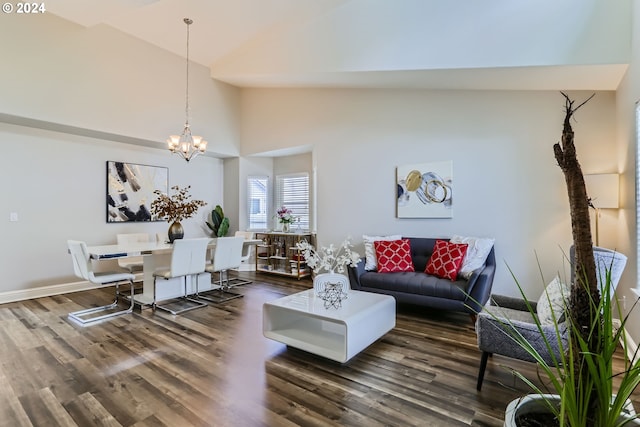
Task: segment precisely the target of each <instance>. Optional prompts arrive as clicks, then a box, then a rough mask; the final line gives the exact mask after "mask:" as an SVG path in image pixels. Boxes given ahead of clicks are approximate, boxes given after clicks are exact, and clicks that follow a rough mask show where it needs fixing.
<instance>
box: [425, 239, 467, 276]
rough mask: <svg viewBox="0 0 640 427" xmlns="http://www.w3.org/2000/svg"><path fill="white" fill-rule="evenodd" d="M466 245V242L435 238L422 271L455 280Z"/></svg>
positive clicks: (465, 251)
mask: <svg viewBox="0 0 640 427" xmlns="http://www.w3.org/2000/svg"><path fill="white" fill-rule="evenodd" d="M468 246H469V245H467V244H466V243H450V242H447V241H445V240H436V244H435V246H434V248H433V253H432V254H431V258H429V262H428V263H427V268H426V269H425V270H424V272H425V273H428V274H433V275H434V276H438V277H441V278H443V279H450V280H451V281H454V280H456V278H457V277H458V270H460V267H461V266H462V260H463V259H464V256H465V254H466V253H467V248H468Z"/></svg>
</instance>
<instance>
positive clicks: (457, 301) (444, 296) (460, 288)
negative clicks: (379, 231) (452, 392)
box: [348, 237, 496, 322]
mask: <svg viewBox="0 0 640 427" xmlns="http://www.w3.org/2000/svg"><path fill="white" fill-rule="evenodd" d="M404 238H405V239H409V240H410V244H411V258H412V260H413V266H414V267H415V272H394V273H378V272H375V271H366V270H365V269H364V259H362V260H361V261H360V262H359V263H358V264H357V266H356V267H349V268H348V272H349V281H350V283H351V289H355V290H358V291H367V292H376V293H381V294H387V295H391V296H393V297H394V298H395V299H396V301H397V302H401V303H408V304H417V305H421V306H424V307H429V308H435V309H441V310H453V311H460V312H463V313H469V314H470V315H471V320H472V321H474V322H475V315H476V313H479V312H480V311H482V307H483V306H484V304H485V303H486V302H487V301H488V299H489V295H490V294H491V288H492V286H493V277H494V275H495V271H496V257H495V253H494V249H493V248H492V249H491V252H490V253H489V256H488V257H487V260H486V263H485V265H484V267H483V268H480V269H478V270H476V271H474V272H473V274H472V275H471V277H470V278H469V280H466V279H463V278H458V280H456V281H451V280H449V279H441V278H438V277H436V276H432V275H430V274H427V273H424V270H425V268H426V266H427V262H429V258H430V257H431V254H432V253H433V247H434V245H435V243H436V239H435V238H427V237H404ZM441 240H447V239H441Z"/></svg>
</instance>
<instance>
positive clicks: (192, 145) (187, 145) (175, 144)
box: [167, 18, 207, 162]
mask: <svg viewBox="0 0 640 427" xmlns="http://www.w3.org/2000/svg"><path fill="white" fill-rule="evenodd" d="M184 23H185V24H187V90H186V107H185V115H186V119H185V122H184V130H183V131H182V135H171V136H169V139H167V147H168V148H169V151H171V152H172V153H174V154H179V155H180V156H182V158H183V159H185V160H186V161H187V162H188V161H189V160H191V159H193V158H194V157H196V156H198V155H199V154H202V153H204V152H205V151H207V141H205V140H204V139H202V137H201V136H197V135H192V134H191V128H190V127H189V26H190V25H191V24H193V21H192V20H191V19H189V18H184Z"/></svg>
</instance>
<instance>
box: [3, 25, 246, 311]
mask: <svg viewBox="0 0 640 427" xmlns="http://www.w3.org/2000/svg"><path fill="white" fill-rule="evenodd" d="M22 18H23V16H18V15H13V14H11V15H5V16H3V17H2V26H0V51H2V52H3V54H4V56H5V60H4V61H3V62H2V65H1V66H0V79H1V80H2V82H3V84H1V85H0V146H2V148H3V155H2V156H0V171H2V172H0V174H1V175H0V176H1V177H2V179H3V182H4V183H5V189H4V190H3V196H2V202H1V204H0V235H2V236H3V239H4V243H3V245H2V247H1V249H0V260H1V261H0V263H2V264H1V265H2V272H3V278H4V280H3V281H2V283H1V284H0V302H3V301H7V300H10V299H21V298H24V297H30V296H34V295H38V292H44V293H46V292H49V291H50V290H46V289H45V288H47V287H49V286H55V285H58V284H63V283H65V282H69V281H75V280H78V279H75V278H74V277H73V270H72V266H71V261H70V258H69V255H68V254H67V250H66V240H67V239H79V240H85V241H86V242H87V243H88V244H106V243H113V242H115V235H116V234H117V233H121V232H133V231H135V232H148V233H153V234H155V233H156V232H166V229H167V227H168V225H167V224H166V223H164V222H157V223H145V224H141V223H137V224H107V223H106V219H105V210H106V207H105V203H106V198H105V194H106V179H105V177H106V161H108V160H116V161H123V162H131V163H141V164H146V165H154V166H166V167H168V168H169V186H172V185H180V186H182V187H183V186H186V185H191V193H192V195H193V197H194V198H198V199H202V200H205V201H206V202H208V203H209V205H208V206H206V207H205V208H203V209H201V211H200V212H199V214H198V215H197V217H196V218H193V219H189V220H186V221H185V222H184V224H183V225H184V226H185V233H186V236H187V237H193V236H199V235H204V234H205V230H206V228H205V227H206V226H204V224H203V222H204V215H205V213H206V211H208V210H209V209H212V208H213V207H215V205H216V204H219V203H221V202H222V200H223V188H224V176H223V164H222V160H220V159H218V158H214V157H208V156H200V157H198V158H197V159H195V160H192V161H191V162H190V163H187V162H185V161H184V160H182V159H181V158H179V157H178V156H173V155H171V154H170V153H169V152H168V151H167V150H166V149H165V148H164V147H165V145H166V143H165V142H164V141H165V140H166V138H167V137H168V135H170V134H176V133H180V132H181V131H182V128H183V125H184V119H185V108H184V107H185V93H184V90H185V60H184V58H181V57H179V56H177V55H174V54H171V53H169V52H167V51H164V50H162V49H159V48H157V47H155V46H152V45H150V44H148V43H144V42H142V41H140V40H138V39H135V38H133V37H131V36H128V35H126V34H123V33H121V32H119V31H116V30H114V29H113V28H111V27H109V26H106V25H97V26H94V27H87V28H85V27H82V26H78V25H75V24H72V23H70V22H68V21H65V20H63V19H60V18H57V17H55V16H54V15H51V14H43V15H33V16H30V17H29V19H22ZM179 36H180V37H182V36H183V34H180V35H179ZM190 68H191V70H190V77H189V86H190V106H191V124H192V130H193V132H194V134H198V135H203V136H204V137H205V138H206V139H207V140H209V151H210V152H216V153H218V154H221V155H223V156H234V155H237V154H238V153H239V145H240V141H239V125H238V121H239V119H240V117H239V114H238V113H239V111H238V108H239V90H238V89H237V88H234V87H231V86H229V85H226V84H223V83H219V82H215V81H213V80H212V79H211V78H210V77H209V71H208V69H207V68H205V67H202V66H198V65H196V64H192V67H190ZM16 124H20V126H18V125H16ZM61 130H62V131H64V132H67V133H60V131H61ZM80 135H84V136H80ZM123 141H124V142H126V141H134V142H135V143H136V144H140V145H131V144H124V143H122V142H123ZM150 147H156V148H150ZM10 212H16V213H18V217H19V221H18V222H9V214H10ZM103 267H104V266H103ZM51 291H52V292H54V291H55V290H51Z"/></svg>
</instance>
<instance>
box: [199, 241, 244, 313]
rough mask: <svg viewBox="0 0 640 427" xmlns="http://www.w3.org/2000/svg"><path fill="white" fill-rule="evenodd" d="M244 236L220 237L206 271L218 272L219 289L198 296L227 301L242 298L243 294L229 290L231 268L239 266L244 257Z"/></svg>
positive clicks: (212, 300) (208, 299)
mask: <svg viewBox="0 0 640 427" xmlns="http://www.w3.org/2000/svg"><path fill="white" fill-rule="evenodd" d="M243 244H244V237H218V238H217V239H216V247H215V249H214V251H213V261H212V263H211V264H210V265H207V267H206V271H208V272H209V273H218V289H214V290H213V291H209V292H208V293H207V295H205V294H199V295H198V297H199V298H201V299H204V300H207V301H211V302H225V301H228V300H231V299H234V298H240V297H241V296H242V294H237V293H234V292H229V287H230V286H229V270H230V269H232V268H238V267H239V266H240V263H241V259H242V246H243Z"/></svg>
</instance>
